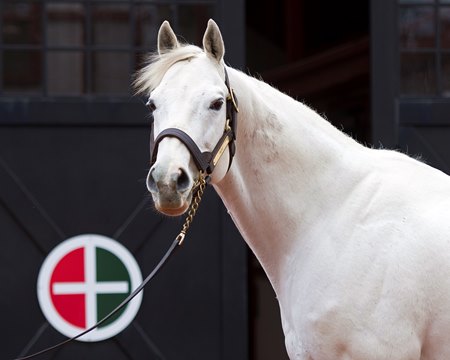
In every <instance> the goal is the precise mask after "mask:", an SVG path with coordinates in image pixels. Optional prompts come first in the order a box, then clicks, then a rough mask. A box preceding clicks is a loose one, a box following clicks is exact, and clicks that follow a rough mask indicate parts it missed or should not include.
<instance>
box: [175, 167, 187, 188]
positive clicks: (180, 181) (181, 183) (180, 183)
mask: <svg viewBox="0 0 450 360" xmlns="http://www.w3.org/2000/svg"><path fill="white" fill-rule="evenodd" d="M189 185H190V180H189V176H188V175H187V174H186V171H184V170H183V169H180V170H179V172H178V178H177V190H178V191H185V190H187V189H188V188H189Z"/></svg>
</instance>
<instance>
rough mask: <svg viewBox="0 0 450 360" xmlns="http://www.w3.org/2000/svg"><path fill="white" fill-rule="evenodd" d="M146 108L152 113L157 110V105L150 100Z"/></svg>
mask: <svg viewBox="0 0 450 360" xmlns="http://www.w3.org/2000/svg"><path fill="white" fill-rule="evenodd" d="M145 105H146V106H147V108H148V110H149V111H150V112H151V113H152V112H153V111H155V110H156V105H155V103H154V102H153V100H150V99H149V100H148V101H147V104H145Z"/></svg>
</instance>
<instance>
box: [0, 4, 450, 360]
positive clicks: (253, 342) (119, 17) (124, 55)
mask: <svg viewBox="0 0 450 360" xmlns="http://www.w3.org/2000/svg"><path fill="white" fill-rule="evenodd" d="M209 18H214V19H215V20H216V21H217V22H218V23H219V25H220V27H221V31H222V34H223V37H224V40H225V46H226V61H227V63H228V64H230V65H231V66H233V67H236V68H239V69H241V70H243V71H244V72H247V73H249V74H250V75H253V76H256V77H262V79H264V80H265V81H266V82H268V83H270V84H272V85H273V86H275V87H277V88H279V89H280V90H282V91H284V92H286V93H287V94H289V95H291V96H292V97H294V98H296V99H298V100H300V101H303V102H305V103H306V104H308V105H309V106H311V107H313V108H314V109H316V110H317V111H318V112H319V113H320V114H322V115H323V116H325V117H326V118H327V119H328V120H329V121H330V122H332V123H333V124H334V125H335V126H337V127H338V128H340V129H342V130H343V131H345V132H347V133H348V134H350V135H351V136H352V137H354V138H355V139H357V140H358V141H359V142H361V143H364V144H366V145H368V146H374V147H387V148H392V149H399V150H401V151H404V152H407V153H409V154H411V155H420V156H421V157H422V159H423V160H424V161H426V162H428V163H430V164H431V165H433V166H436V167H438V168H440V169H441V170H443V171H445V172H447V173H450V155H449V154H450V151H449V150H450V142H449V140H448V139H449V135H450V132H449V129H450V115H449V114H450V101H449V96H450V0H383V1H378V0H372V1H369V0H350V1H346V2H337V1H307V0H279V1H270V0H197V1H195V0H159V1H157V0H78V1H72V0H60V1H56V0H2V1H1V2H0V244H2V246H3V249H4V250H3V251H2V252H0V253H1V254H0V269H1V270H2V271H1V272H0V273H1V275H0V287H1V292H0V306H1V307H0V308H1V309H2V310H1V311H2V314H4V321H3V324H2V326H0V335H1V336H2V339H4V340H5V339H6V340H5V341H2V343H4V344H5V346H2V348H1V349H0V355H1V356H2V358H11V357H13V356H16V355H18V354H19V353H21V352H22V353H23V352H27V351H30V350H38V349H39V348H41V347H44V346H48V345H51V344H53V343H54V342H55V341H57V340H58V339H61V338H62V337H61V335H60V334H58V333H57V332H56V330H54V329H52V328H51V327H50V326H48V324H47V322H46V320H45V318H44V317H43V315H42V313H41V311H40V309H39V307H38V304H37V300H36V291H35V288H36V278H37V274H38V271H39V268H40V265H41V264H42V261H43V259H44V258H45V256H46V255H47V254H48V252H49V251H51V249H52V248H53V247H54V246H56V245H57V244H58V243H60V242H61V241H63V240H65V239H67V238H69V237H71V236H74V235H77V234H81V233H99V234H105V235H108V236H110V237H112V238H114V239H116V240H118V241H120V242H121V243H123V244H124V245H125V246H126V247H127V248H128V249H129V250H130V251H131V252H132V253H133V255H134V256H135V257H136V258H137V260H138V262H139V264H140V266H141V269H142V271H143V273H144V275H146V273H147V272H148V271H150V270H151V268H152V266H153V265H154V263H155V261H157V259H158V257H159V256H160V254H161V253H162V252H163V251H164V249H165V247H166V246H167V244H168V241H171V240H167V239H168V238H170V237H171V236H173V235H176V228H177V227H179V226H180V225H181V220H173V219H172V220H170V221H169V220H166V219H163V218H161V217H160V216H159V215H157V214H156V213H155V212H154V211H153V210H152V207H151V202H150V200H149V198H148V195H146V191H145V186H144V181H143V179H144V178H145V176H146V171H147V170H148V136H149V128H148V124H149V123H148V119H147V117H146V109H145V107H144V106H143V103H144V102H145V99H142V98H139V97H134V96H133V90H132V88H131V85H130V84H131V79H132V76H133V74H134V72H135V71H136V70H137V69H139V68H140V67H141V66H142V64H143V59H144V55H145V54H146V53H148V52H149V51H153V50H155V46H156V34H157V31H158V28H159V26H160V24H161V22H162V21H163V20H169V21H170V22H171V25H172V27H173V28H174V30H175V32H176V33H177V34H179V35H180V39H182V40H183V39H184V40H186V41H187V42H190V43H194V44H201V39H202V36H203V32H204V30H205V27H206V23H207V20H208V19H209ZM207 198H208V199H207V200H206V201H205V204H203V205H202V207H201V209H200V214H199V218H198V219H196V222H195V224H194V228H193V230H192V233H191V234H190V235H189V241H188V244H187V245H186V249H183V252H182V253H181V254H178V255H177V259H176V260H174V261H173V263H172V264H171V266H170V267H168V268H167V269H165V270H164V272H163V273H162V274H161V276H160V277H159V278H158V280H155V282H154V283H152V284H150V287H149V289H148V290H146V291H147V293H146V294H145V296H144V301H143V305H142V307H141V311H140V313H139V314H138V316H137V318H136V320H135V321H134V322H133V324H132V325H130V327H129V328H127V329H126V330H125V331H124V332H123V334H121V335H119V336H116V337H114V338H112V339H110V340H106V341H103V342H101V343H95V344H89V345H87V344H84V343H76V344H72V345H69V346H68V348H67V349H65V350H61V351H59V352H56V353H55V354H53V355H51V356H49V357H48V358H49V359H59V358H61V359H70V358H74V359H80V358H85V359H91V358H92V359H94V358H98V357H99V356H109V358H113V359H122V358H123V359H144V358H145V359H153V358H154V359H196V360H198V359H251V360H256V359H257V360H266V359H287V355H286V352H285V350H284V343H283V341H284V340H283V335H282V331H281V324H280V316H279V309H278V303H277V300H276V298H275V294H274V293H273V290H272V289H271V287H270V284H269V283H268V281H267V278H266V277H265V274H264V272H263V270H262V269H261V267H260V266H259V264H258V262H257V261H256V260H255V258H254V257H253V255H252V254H251V253H250V252H249V251H248V250H247V248H246V246H245V244H244V242H243V240H242V239H241V238H240V236H239V235H238V234H237V232H236V230H235V229H234V226H233V225H232V224H231V222H230V220H229V219H228V216H227V214H226V211H225V210H224V209H223V206H222V204H221V202H220V199H218V198H217V196H215V195H214V194H213V192H212V191H209V193H208V194H207ZM152 261H153V262H152ZM180 302H181V305H180ZM174 309H175V310H174ZM46 324H47V325H46ZM12 329H13V330H12ZM130 349H133V350H130ZM111 354H114V355H111Z"/></svg>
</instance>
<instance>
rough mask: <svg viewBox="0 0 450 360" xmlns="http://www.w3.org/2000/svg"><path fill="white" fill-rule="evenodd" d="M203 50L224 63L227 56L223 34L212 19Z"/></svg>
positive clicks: (209, 22) (204, 38) (204, 37)
mask: <svg viewBox="0 0 450 360" xmlns="http://www.w3.org/2000/svg"><path fill="white" fill-rule="evenodd" d="M203 49H204V50H205V51H206V54H207V55H209V56H211V57H212V58H214V59H216V60H217V61H219V62H220V61H222V59H223V56H224V55H225V46H224V44H223V39H222V34H221V33H220V30H219V27H218V26H217V24H216V22H215V21H214V20H212V19H209V21H208V27H207V28H206V31H205V35H203Z"/></svg>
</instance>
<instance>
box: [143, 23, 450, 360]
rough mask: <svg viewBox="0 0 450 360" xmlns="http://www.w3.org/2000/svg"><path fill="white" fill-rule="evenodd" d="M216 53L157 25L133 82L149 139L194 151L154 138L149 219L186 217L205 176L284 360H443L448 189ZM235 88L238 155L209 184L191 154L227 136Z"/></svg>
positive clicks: (225, 154)
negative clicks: (270, 305)
mask: <svg viewBox="0 0 450 360" xmlns="http://www.w3.org/2000/svg"><path fill="white" fill-rule="evenodd" d="M224 52H225V47H224V43H223V40H222V36H221V34H220V30H219V28H218V26H217V25H216V23H215V22H214V21H212V20H210V21H209V23H208V27H207V29H206V32H205V34H204V38H203V49H201V48H199V47H196V46H193V45H186V44H180V43H179V42H178V40H177V37H176V36H175V34H174V32H173V30H172V29H171V27H170V25H169V23H168V22H164V23H163V24H162V26H161V28H160V30H159V34H158V51H157V53H155V54H153V55H152V56H151V58H150V61H149V63H148V65H147V66H145V67H144V68H143V69H142V70H141V71H140V72H139V73H138V75H137V78H136V82H135V84H136V86H137V89H138V91H140V92H143V93H146V94H147V95H148V96H149V101H148V106H149V109H150V111H151V112H152V116H153V119H154V121H153V139H155V138H157V137H158V135H159V134H161V133H163V132H164V131H166V130H167V129H178V130H177V133H179V134H181V133H183V134H185V135H186V136H187V138H189V139H191V140H190V141H189V140H186V137H184V135H183V136H181V135H180V136H178V135H173V136H172V135H170V134H169V135H168V136H164V137H163V138H160V139H159V142H158V144H157V153H156V155H155V156H154V159H153V161H152V166H151V169H150V171H149V175H148V178H147V187H148V189H149V191H150V192H151V194H152V197H153V199H154V203H155V206H156V208H157V209H158V210H159V211H161V212H162V213H164V214H167V215H171V216H174V215H180V214H182V213H184V212H185V211H186V210H187V209H188V207H189V204H190V202H191V200H192V197H193V196H192V194H193V192H194V191H195V188H196V184H198V179H199V176H206V175H207V176H208V177H209V178H210V179H211V183H212V184H213V186H214V188H215V189H216V191H217V192H218V194H219V195H220V197H221V198H222V200H223V202H224V204H225V206H226V207H227V209H228V211H229V213H230V214H231V216H232V218H233V220H234V222H235V224H236V226H237V227H238V229H239V231H240V233H241V234H242V236H243V238H244V239H245V241H246V242H247V243H248V245H249V246H250V248H251V249H252V251H253V252H254V253H255V254H256V256H257V258H258V259H259V261H260V262H261V265H262V267H263V268H264V270H265V272H266V273H267V276H268V278H269V280H270V281H271V284H272V286H273V288H274V290H275V292H276V294H277V298H278V300H279V304H280V310H281V318H282V325H283V330H284V334H285V341H286V347H287V350H288V353H289V356H290V358H291V359H292V360H294V359H299V360H300V359H302V360H303V359H313V360H330V359H360V360H375V359H377V360H378V359H391V360H406V359H408V360H413V359H422V360H425V359H427V360H428V359H442V360H448V359H450V178H449V177H448V176H447V175H445V174H444V173H442V172H440V171H438V170H436V169H434V168H432V167H430V166H427V165H425V164H424V163H421V162H419V161H417V160H414V159H412V158H410V157H408V156H406V155H403V154H401V153H399V152H395V151H389V150H376V149H369V148H366V147H364V146H362V145H360V144H359V143H357V142H356V141H354V140H353V139H351V138H350V137H349V136H347V135H345V134H344V133H342V132H340V131H339V130H337V129H336V128H335V127H333V126H332V125H331V124H330V123H329V122H327V121H326V120H325V119H323V118H322V117H321V116H319V115H318V114H317V113H316V112H314V111H313V110H311V109H310V108H308V107H307V106H305V105H304V104H302V103H300V102H298V101H295V100H294V99H292V98H291V97H289V96H287V95H285V94H283V93H281V92H279V91H278V90H276V89H274V88H272V87H270V86H269V85H267V84H266V83H264V82H262V81H260V80H257V79H254V78H252V77H249V76H247V75H245V74H244V73H242V72H240V71H238V70H235V69H232V68H231V67H228V66H226V65H225V64H224V60H223V59H224ZM227 76H229V84H230V86H228V85H227V81H226V77H227ZM230 87H231V88H232V89H234V92H235V95H236V97H237V99H238V100H239V113H238V116H237V119H238V121H237V124H235V125H236V126H237V129H236V130H235V132H233V134H232V136H231V138H233V139H228V140H227V141H225V143H224V144H225V145H223V146H222V147H223V148H229V147H230V144H234V143H235V144H236V153H235V156H234V159H232V156H233V154H234V151H231V150H230V151H226V150H225V151H223V149H222V151H221V154H220V156H218V157H217V156H216V157H215V162H216V163H215V164H214V169H213V170H211V167H210V168H208V169H209V172H208V174H205V169H203V168H202V166H201V165H199V161H198V159H196V157H197V156H196V155H194V154H193V153H194V152H195V153H201V154H211V153H213V150H214V149H215V148H216V147H217V144H218V143H220V141H221V139H222V138H223V137H224V131H225V130H226V129H227V126H229V124H228V122H229V116H228V115H227V108H228V107H229V102H230V101H229V99H230ZM231 92H232V90H231ZM231 95H232V94H231ZM227 99H228V101H227ZM224 129H225V130H224ZM171 131H172V130H171ZM234 138H235V139H234ZM189 142H192V143H194V144H195V146H196V147H197V150H195V151H193V150H192V149H191V147H193V146H194V145H192V146H191V145H188V143H189ZM233 146H234V145H233ZM209 158H211V157H209ZM210 160H211V159H210ZM231 160H232V161H231Z"/></svg>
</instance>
